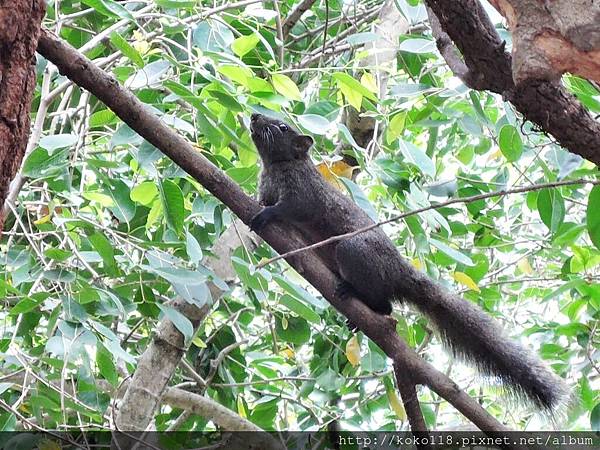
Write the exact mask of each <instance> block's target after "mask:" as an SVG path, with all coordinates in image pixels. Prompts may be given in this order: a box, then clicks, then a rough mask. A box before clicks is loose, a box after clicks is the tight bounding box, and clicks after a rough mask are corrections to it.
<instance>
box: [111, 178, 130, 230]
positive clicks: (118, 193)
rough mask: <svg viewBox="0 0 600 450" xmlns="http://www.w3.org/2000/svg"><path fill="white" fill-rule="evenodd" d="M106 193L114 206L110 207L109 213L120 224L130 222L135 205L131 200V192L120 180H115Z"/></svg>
mask: <svg viewBox="0 0 600 450" xmlns="http://www.w3.org/2000/svg"><path fill="white" fill-rule="evenodd" d="M108 192H109V193H110V196H111V197H112V199H113V201H114V206H111V207H110V210H111V212H112V213H113V214H114V215H115V217H116V218H117V219H119V220H120V221H121V222H127V223H129V222H131V220H132V219H133V217H134V216H135V203H134V202H133V201H132V200H131V191H130V190H129V186H127V185H126V184H125V183H124V182H123V181H121V180H115V181H113V183H112V186H110V187H109V190H108Z"/></svg>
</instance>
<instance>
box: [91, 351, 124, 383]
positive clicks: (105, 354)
mask: <svg viewBox="0 0 600 450" xmlns="http://www.w3.org/2000/svg"><path fill="white" fill-rule="evenodd" d="M96 364H97V365H98V369H99V370H100V374H101V375H102V376H103V377H104V378H105V379H106V380H107V381H108V382H109V383H110V384H111V385H113V386H116V385H117V384H118V383H119V375H118V373H117V367H116V366H115V363H114V361H113V358H112V355H111V353H110V352H109V351H108V350H107V349H106V347H104V345H102V344H98V348H97V350H96Z"/></svg>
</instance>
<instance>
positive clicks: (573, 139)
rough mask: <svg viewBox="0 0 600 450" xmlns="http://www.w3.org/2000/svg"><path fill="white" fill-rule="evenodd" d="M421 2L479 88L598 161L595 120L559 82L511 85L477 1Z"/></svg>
mask: <svg viewBox="0 0 600 450" xmlns="http://www.w3.org/2000/svg"><path fill="white" fill-rule="evenodd" d="M425 3H426V5H427V6H428V7H429V8H431V10H432V11H433V13H434V14H435V15H436V16H437V18H438V19H439V22H440V24H441V27H442V29H443V30H444V32H446V33H447V34H448V36H449V37H450V38H451V39H452V41H453V42H454V45H456V47H457V48H458V49H459V50H460V52H461V54H462V57H463V59H464V62H465V64H466V66H467V67H468V69H469V72H470V73H471V74H473V77H475V78H471V80H473V79H477V80H478V81H477V83H476V84H475V85H476V86H478V87H479V89H487V90H490V91H492V92H495V93H497V94H501V95H502V96H503V97H504V98H505V99H506V100H508V101H510V102H511V103H512V104H513V105H514V106H515V108H516V109H517V110H518V111H520V112H521V113H522V114H523V116H524V117H525V119H526V120H529V121H531V122H533V123H535V124H537V125H538V126H539V127H540V128H541V129H542V130H543V131H544V132H546V133H549V134H551V135H552V136H554V137H555V138H556V140H557V141H558V142H559V143H560V144H561V145H562V146H563V147H565V148H566V149H567V150H569V151H570V152H572V153H576V154H578V155H580V156H582V157H584V158H586V159H588V160H589V161H591V162H593V163H595V164H596V165H599V166H600V123H598V122H597V121H596V120H595V119H594V118H593V117H592V116H591V115H590V114H589V112H588V111H587V109H586V108H585V107H584V106H583V105H582V104H581V103H580V102H579V101H578V100H577V99H576V98H575V96H574V95H572V94H571V93H569V92H568V91H567V90H566V89H564V88H563V87H561V86H560V85H559V84H558V83H551V82H547V81H543V80H536V79H529V80H527V81H525V82H523V83H521V84H519V85H518V86H516V85H515V83H514V82H513V77H512V58H511V56H510V55H509V54H508V53H506V52H505V50H504V47H505V42H504V41H502V40H501V39H500V36H499V35H498V33H497V32H496V29H495V28H494V25H493V24H492V22H491V21H490V19H489V17H488V16H487V13H486V12H485V10H484V9H483V7H482V5H481V4H480V2H479V1H478V0H456V1H453V2H448V1H445V0H425ZM440 52H441V53H444V52H445V50H444V52H442V49H440ZM451 64H453V61H452V59H451V60H450V61H449V62H448V65H451ZM479 80H481V82H479Z"/></svg>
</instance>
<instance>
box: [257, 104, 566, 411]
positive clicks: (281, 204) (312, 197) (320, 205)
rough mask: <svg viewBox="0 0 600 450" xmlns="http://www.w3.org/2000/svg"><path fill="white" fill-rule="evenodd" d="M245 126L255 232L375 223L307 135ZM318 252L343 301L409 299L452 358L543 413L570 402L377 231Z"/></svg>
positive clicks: (489, 323) (273, 125)
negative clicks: (328, 176) (332, 177)
mask: <svg viewBox="0 0 600 450" xmlns="http://www.w3.org/2000/svg"><path fill="white" fill-rule="evenodd" d="M250 128H251V133H252V140H253V141H254V144H255V145H256V148H257V150H258V153H259V155H260V158H261V160H262V172H261V177H260V188H259V201H260V203H261V205H264V208H263V209H262V210H261V211H260V212H259V213H258V214H256V216H254V218H253V219H252V222H251V229H253V230H254V231H260V230H261V229H262V228H263V227H264V226H266V225H267V224H268V223H269V222H271V221H272V220H281V221H283V222H287V223H290V224H292V225H294V226H295V227H296V228H297V229H298V230H299V231H300V232H301V233H302V234H303V235H304V236H305V238H306V239H307V241H308V242H310V243H313V242H319V241H322V240H324V239H327V238H329V237H331V236H336V235H340V234H344V233H348V232H352V231H355V230H357V229H360V228H364V227H366V226H369V225H372V224H373V223H374V222H373V220H371V218H370V217H369V216H368V215H367V214H366V213H365V212H364V211H363V210H362V209H361V208H360V207H359V206H357V205H356V204H355V203H354V202H353V201H352V200H351V199H350V198H349V197H348V196H346V195H344V194H342V193H341V192H340V191H339V190H338V189H336V188H335V187H333V186H332V185H330V184H329V183H328V182H327V181H326V180H325V179H324V178H323V177H322V176H321V174H320V173H319V172H318V171H317V169H316V167H315V166H314V164H313V163H312V161H311V159H310V156H309V149H310V147H311V146H312V144H313V139H312V138H311V137H310V136H306V135H301V134H300V133H298V132H297V131H296V130H295V129H294V128H292V127H291V126H289V125H287V124H285V123H284V122H282V121H280V120H277V119H274V118H270V117H267V116H264V115H262V114H252V117H251V121H250ZM317 251H318V253H319V255H320V256H321V257H322V258H323V259H324V260H325V262H326V263H327V264H328V266H329V267H330V268H332V269H333V270H334V271H336V272H337V274H338V276H339V280H340V282H339V284H338V286H337V287H336V295H338V296H339V297H340V298H342V299H343V298H344V297H347V296H349V295H351V296H354V297H356V298H358V299H360V300H361V301H362V302H363V303H365V304H366V305H367V306H368V307H369V308H371V309H372V310H373V311H375V312H377V313H380V314H386V315H387V314H390V313H391V312H392V304H391V301H392V300H395V301H398V302H404V301H406V302H408V303H409V304H411V305H413V306H415V307H416V308H417V309H418V310H419V311H420V312H422V313H423V314H425V315H426V316H427V317H428V318H429V320H430V321H431V322H432V323H433V324H434V326H435V328H436V329H437V331H438V333H439V335H440V337H441V339H442V341H443V342H444V343H445V344H446V345H447V346H448V347H449V348H450V349H451V351H452V352H453V354H454V355H455V356H457V357H460V358H462V359H464V360H468V361H471V362H472V363H474V364H475V366H477V368H478V369H479V370H480V371H481V372H482V373H484V374H486V375H490V376H492V377H495V378H497V379H499V380H500V381H501V382H502V383H504V384H507V385H508V386H510V387H511V388H512V393H513V394H515V395H516V396H517V398H522V397H523V396H525V397H526V398H529V399H530V400H531V401H532V402H533V403H534V404H535V405H536V406H537V407H539V408H541V409H544V410H545V411H548V412H551V411H552V410H553V409H555V408H556V407H558V406H561V405H562V404H564V403H566V402H567V401H568V399H569V390H568V388H567V387H566V385H565V384H564V382H563V380H562V379H561V378H559V377H558V376H557V375H555V374H554V373H553V372H552V371H551V370H550V369H548V368H547V367H546V366H545V365H544V364H543V363H542V362H541V361H540V360H538V359H537V358H536V357H535V356H534V355H533V354H531V353H530V352H529V351H527V350H526V349H525V348H524V347H522V346H521V345H520V344H518V343H517V342H514V341H512V340H511V339H510V338H508V337H507V336H506V335H505V333H504V332H503V331H502V329H501V328H500V326H499V325H498V324H497V323H496V322H495V321H493V320H492V319H491V318H490V317H489V316H488V315H487V314H485V313H484V312H483V311H482V310H481V309H479V307H477V306H476V305H474V304H472V303H470V302H468V301H466V300H464V299H462V298H460V297H459V296H457V295H455V294H453V293H450V292H448V291H447V290H445V289H444V288H443V287H441V286H440V285H439V284H437V283H436V282H435V281H433V280H432V279H430V278H429V277H428V276H427V275H426V274H424V273H422V272H420V271H418V270H417V269H416V268H414V267H413V266H412V265H411V264H410V263H409V262H407V261H406V260H405V259H404V258H403V257H402V256H401V255H400V253H399V252H398V250H397V249H396V247H395V246H394V244H393V242H392V241H391V240H390V238H389V237H388V236H387V235H386V234H385V233H384V232H383V231H382V230H381V228H379V227H378V228H374V229H372V230H370V231H366V232H364V233H360V234H358V235H356V236H353V237H350V238H346V239H343V240H340V241H337V242H333V243H331V244H328V245H326V246H324V247H321V248H319V249H318V250H317Z"/></svg>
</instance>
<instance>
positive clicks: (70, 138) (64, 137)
mask: <svg viewBox="0 0 600 450" xmlns="http://www.w3.org/2000/svg"><path fill="white" fill-rule="evenodd" d="M77 139H78V138H77V136H75V135H74V134H55V135H52V136H44V137H43V138H41V139H40V144H39V145H40V147H42V148H45V149H46V150H48V152H49V154H52V151H54V150H56V149H58V148H66V147H72V146H73V145H75V144H76V143H77Z"/></svg>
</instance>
